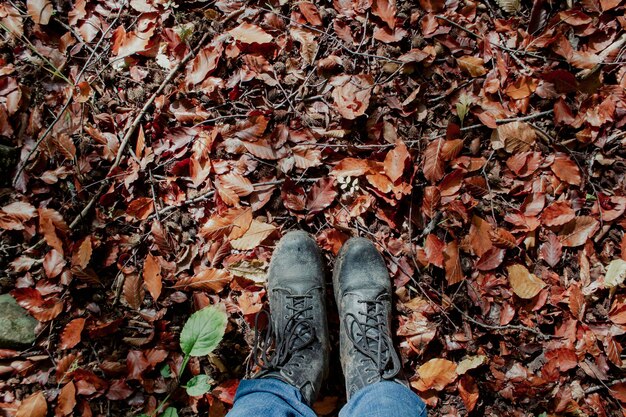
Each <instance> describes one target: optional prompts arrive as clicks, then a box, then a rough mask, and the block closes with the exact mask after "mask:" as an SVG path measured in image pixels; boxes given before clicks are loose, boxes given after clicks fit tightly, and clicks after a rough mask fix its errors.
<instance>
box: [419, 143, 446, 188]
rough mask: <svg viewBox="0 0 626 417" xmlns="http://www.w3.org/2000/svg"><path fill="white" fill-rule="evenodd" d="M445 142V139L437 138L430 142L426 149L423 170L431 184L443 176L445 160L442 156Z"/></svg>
mask: <svg viewBox="0 0 626 417" xmlns="http://www.w3.org/2000/svg"><path fill="white" fill-rule="evenodd" d="M443 143H444V141H443V139H436V140H434V141H432V142H430V143H429V144H428V147H426V150H425V151H424V160H423V163H422V164H423V165H422V170H423V172H424V177H425V178H426V179H427V180H428V181H430V183H431V184H432V183H435V182H437V181H439V180H440V179H441V178H443V174H444V162H443V159H442V157H441V152H442V147H443Z"/></svg>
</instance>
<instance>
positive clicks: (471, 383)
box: [459, 375, 479, 413]
mask: <svg viewBox="0 0 626 417" xmlns="http://www.w3.org/2000/svg"><path fill="white" fill-rule="evenodd" d="M459 395H460V396H461V399H462V400H463V403H464V404H465V408H466V409H467V412H468V413H469V412H471V411H472V410H473V409H474V407H476V403H477V402H478V397H479V391H478V384H476V381H475V380H474V378H472V377H471V376H469V375H463V376H462V377H461V379H460V380H459Z"/></svg>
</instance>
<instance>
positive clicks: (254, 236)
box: [230, 220, 276, 250]
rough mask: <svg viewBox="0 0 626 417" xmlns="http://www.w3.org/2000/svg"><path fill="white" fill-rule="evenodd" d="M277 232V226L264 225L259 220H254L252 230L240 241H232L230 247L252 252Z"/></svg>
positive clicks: (251, 225)
mask: <svg viewBox="0 0 626 417" xmlns="http://www.w3.org/2000/svg"><path fill="white" fill-rule="evenodd" d="M274 230H276V226H273V225H271V224H268V223H263V222H261V221H258V220H252V223H251V224H250V228H249V229H248V230H247V231H246V233H245V234H244V235H243V236H241V237H240V238H238V239H233V240H231V241H230V245H231V246H232V247H233V248H234V249H238V250H251V249H254V248H256V247H257V246H259V245H260V244H261V242H263V241H264V240H265V239H266V238H267V237H268V236H269V235H271V234H272V232H274Z"/></svg>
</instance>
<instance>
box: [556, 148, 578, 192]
mask: <svg viewBox="0 0 626 417" xmlns="http://www.w3.org/2000/svg"><path fill="white" fill-rule="evenodd" d="M550 168H551V169H552V171H553V172H554V174H555V175H556V176H557V177H559V179H560V180H562V181H565V182H566V183H568V184H572V185H578V186H579V185H580V184H581V176H580V169H579V168H578V165H576V163H575V162H574V161H572V160H571V159H570V158H569V157H568V156H567V155H565V154H563V153H557V154H556V156H555V158H554V162H553V163H552V165H551V166H550Z"/></svg>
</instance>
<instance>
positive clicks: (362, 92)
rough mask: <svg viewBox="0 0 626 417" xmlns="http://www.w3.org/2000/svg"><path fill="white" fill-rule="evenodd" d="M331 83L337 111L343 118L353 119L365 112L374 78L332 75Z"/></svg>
mask: <svg viewBox="0 0 626 417" xmlns="http://www.w3.org/2000/svg"><path fill="white" fill-rule="evenodd" d="M331 84H332V85H334V86H335V88H334V89H333V92H332V97H333V101H334V104H335V108H336V109H337V112H338V113H339V114H340V115H341V117H343V118H344V119H348V120H354V119H356V118H357V117H359V116H362V115H363V114H365V111H366V110H367V108H368V107H369V104H370V96H371V94H372V86H373V85H374V78H373V77H372V76H371V75H370V74H366V75H341V76H338V77H334V78H333V79H332V81H331Z"/></svg>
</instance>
